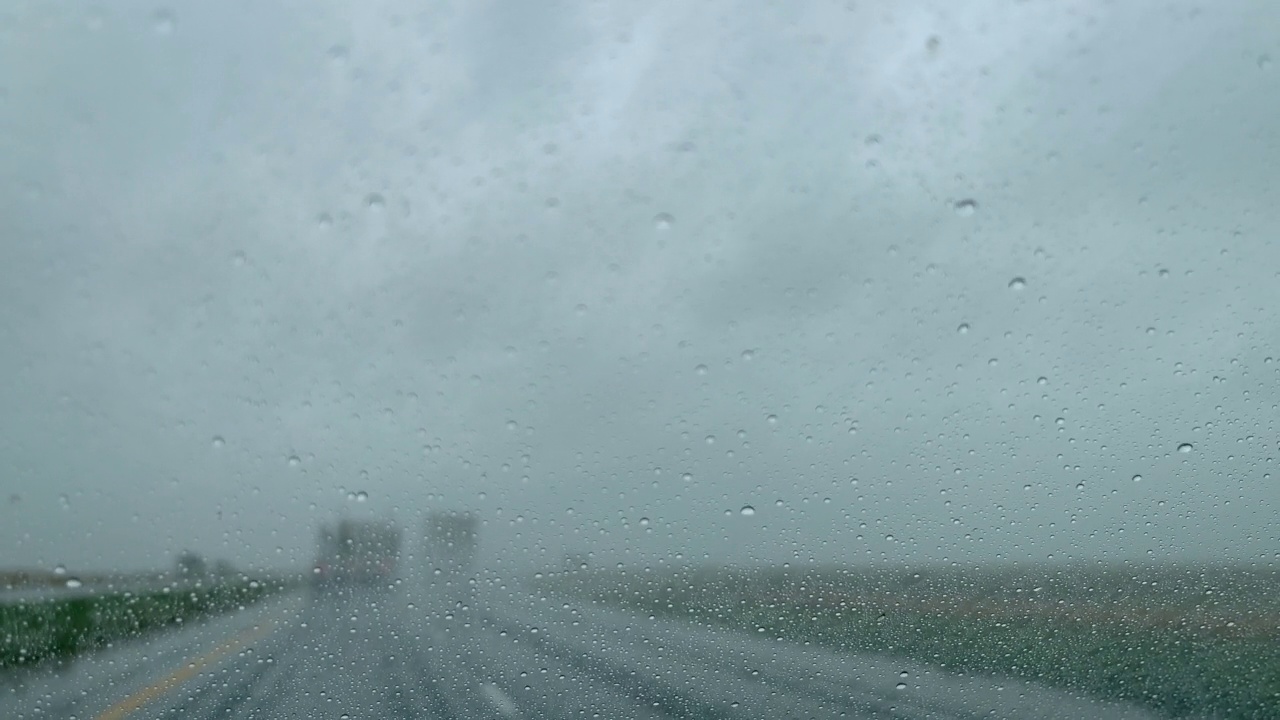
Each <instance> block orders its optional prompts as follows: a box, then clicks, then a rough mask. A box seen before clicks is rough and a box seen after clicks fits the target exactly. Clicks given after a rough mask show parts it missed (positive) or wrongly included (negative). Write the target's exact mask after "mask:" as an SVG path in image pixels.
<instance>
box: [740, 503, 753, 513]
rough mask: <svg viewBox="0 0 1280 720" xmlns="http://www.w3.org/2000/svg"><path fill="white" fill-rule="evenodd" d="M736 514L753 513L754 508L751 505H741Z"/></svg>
mask: <svg viewBox="0 0 1280 720" xmlns="http://www.w3.org/2000/svg"><path fill="white" fill-rule="evenodd" d="M738 514H739V515H755V514H756V509H755V508H753V507H751V506H750V505H743V506H742V509H741V510H739V511H738Z"/></svg>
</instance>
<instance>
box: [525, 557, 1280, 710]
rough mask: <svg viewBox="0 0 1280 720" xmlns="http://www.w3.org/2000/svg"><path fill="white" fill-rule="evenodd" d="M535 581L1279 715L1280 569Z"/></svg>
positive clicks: (983, 670) (693, 613)
mask: <svg viewBox="0 0 1280 720" xmlns="http://www.w3.org/2000/svg"><path fill="white" fill-rule="evenodd" d="M542 585H543V587H544V589H547V590H553V591H558V592H561V593H565V594H569V595H572V596H575V597H578V598H582V599H591V600H593V601H595V602H597V603H600V604H606V605H614V606H621V607H627V608H631V609H633V610H638V611H641V612H647V613H650V614H655V615H666V616H679V617H685V618H690V619H694V620H697V621H701V622H705V623H711V624H717V625H725V626H731V627H736V628H741V629H743V630H747V631H750V632H755V633H762V634H765V635H767V636H770V637H776V638H780V639H784V640H789V641H796V642H806V643H814V644H820V645H824V646H830V647H835V648H839V649H843V650H847V651H849V652H856V653H875V654H883V655H890V656H894V655H896V656H901V657H906V658H911V659H913V660H917V661H922V662H926V663H929V664H932V665H934V666H937V667H939V668H943V669H946V670H948V671H950V672H954V673H980V674H984V675H998V676H999V675H1003V676H1012V677H1017V678H1021V679H1025V680H1031V681H1035V682H1039V683H1042V684H1045V685H1050V686H1054V687H1059V688H1066V689H1070V690H1075V691H1079V692H1080V693H1082V694H1088V695H1092V696H1095V697H1099V698H1104V699H1110V700H1124V701H1130V702H1135V703H1138V704H1141V705H1144V706H1146V707H1148V708H1150V709H1152V710H1154V711H1156V712H1158V713H1160V714H1162V715H1164V716H1166V717H1171V718H1181V717H1197V718H1199V717H1222V718H1275V717H1280V572H1277V571H1274V570H1272V569H1269V568H1267V569H1257V568H1223V567H1216V568H1215V567H1191V566H1178V567H1111V568H1092V567H1066V568H1028V567H1017V568H998V569H990V568H987V569H976V568H974V569H958V568H926V569H921V570H899V569H895V570H880V569H875V570H866V569H841V568H822V569H812V570H809V569H806V570H798V569H780V568H752V569H731V568H683V569H669V570H662V571H656V570H654V571H645V570H627V571H622V570H618V571H605V572H601V571H597V572H591V573H570V574H567V575H561V576H559V577H552V578H547V579H546V580H544V581H543V583H542Z"/></svg>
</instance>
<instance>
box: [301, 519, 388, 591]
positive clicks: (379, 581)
mask: <svg viewBox="0 0 1280 720" xmlns="http://www.w3.org/2000/svg"><path fill="white" fill-rule="evenodd" d="M399 558H400V529H399V528H398V527H396V526H395V524H394V523H391V522H387V521H382V520H350V519H344V520H339V521H338V522H337V523H334V524H331V525H324V526H323V527H321V528H320V552H319V557H318V558H317V560H316V566H315V580H316V583H317V584H318V585H320V586H332V585H347V584H359V585H381V586H386V585H389V584H390V583H391V581H392V580H393V579H394V578H395V574H396V566H397V563H398V561H399Z"/></svg>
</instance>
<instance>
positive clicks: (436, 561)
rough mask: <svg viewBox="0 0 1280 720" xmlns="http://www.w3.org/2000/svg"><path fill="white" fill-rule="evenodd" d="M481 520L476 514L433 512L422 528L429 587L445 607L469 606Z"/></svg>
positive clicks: (473, 588)
mask: <svg viewBox="0 0 1280 720" xmlns="http://www.w3.org/2000/svg"><path fill="white" fill-rule="evenodd" d="M479 529H480V519H479V518H478V517H476V516H475V515H474V514H473V513H469V512H459V511H448V512H437V513H432V514H431V515H430V516H428V517H427V519H426V522H425V523H424V527H423V558H424V559H425V561H426V567H427V573H428V580H429V585H430V586H431V587H432V588H433V590H434V592H435V594H436V595H437V599H439V600H443V601H444V602H445V604H446V605H448V606H450V607H453V606H459V605H461V606H467V605H470V604H471V600H472V597H473V594H474V591H475V585H476V578H475V573H474V569H473V568H474V565H475V557H476V551H477V550H478V549H479V546H480V531H479Z"/></svg>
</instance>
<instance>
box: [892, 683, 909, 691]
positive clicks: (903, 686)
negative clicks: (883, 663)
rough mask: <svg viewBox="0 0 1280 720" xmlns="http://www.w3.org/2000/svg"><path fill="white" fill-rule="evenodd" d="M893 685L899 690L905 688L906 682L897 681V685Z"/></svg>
mask: <svg viewBox="0 0 1280 720" xmlns="http://www.w3.org/2000/svg"><path fill="white" fill-rule="evenodd" d="M894 687H896V688H898V689H899V690H906V689H907V684H906V683H898V684H897V685H895V686H894Z"/></svg>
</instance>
